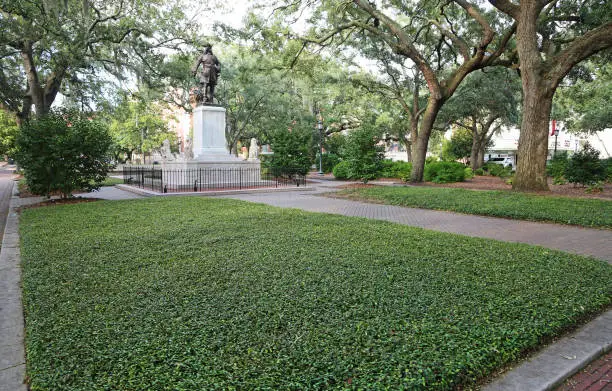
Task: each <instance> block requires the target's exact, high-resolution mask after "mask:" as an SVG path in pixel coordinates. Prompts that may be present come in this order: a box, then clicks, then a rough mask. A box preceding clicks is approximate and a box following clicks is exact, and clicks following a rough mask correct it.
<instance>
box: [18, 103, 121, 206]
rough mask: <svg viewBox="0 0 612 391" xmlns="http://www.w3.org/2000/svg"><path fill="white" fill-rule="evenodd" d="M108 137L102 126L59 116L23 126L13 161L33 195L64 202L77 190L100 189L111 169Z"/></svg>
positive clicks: (70, 115) (77, 116)
mask: <svg viewBox="0 0 612 391" xmlns="http://www.w3.org/2000/svg"><path fill="white" fill-rule="evenodd" d="M111 144H112V139H111V136H110V135H109V132H108V128H107V126H106V125H105V124H103V123H102V122H100V121H97V120H91V119H88V118H86V117H85V116H84V115H83V114H80V113H67V114H58V113H52V114H49V115H47V116H44V117H41V118H38V119H32V120H30V121H27V122H26V123H24V125H23V126H22V127H21V132H20V133H19V134H18V136H17V139H16V145H17V152H16V154H15V158H16V160H17V162H18V164H19V165H20V166H21V168H22V169H23V173H24V176H25V179H26V183H27V185H28V188H29V189H30V191H31V192H32V193H33V194H39V195H46V196H49V195H50V194H51V193H53V192H58V191H59V192H60V193H61V194H62V197H63V198H67V197H69V196H71V195H72V192H73V191H74V190H77V189H83V190H87V191H91V190H95V189H98V188H99V187H100V185H101V184H102V182H104V180H105V179H106V174H107V173H108V171H109V170H110V169H111V168H112V164H111V162H110V160H111V159H110V153H109V151H110V147H111Z"/></svg>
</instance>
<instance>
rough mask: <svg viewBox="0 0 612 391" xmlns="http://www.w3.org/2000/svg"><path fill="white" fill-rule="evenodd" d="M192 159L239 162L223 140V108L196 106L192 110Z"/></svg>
mask: <svg viewBox="0 0 612 391" xmlns="http://www.w3.org/2000/svg"><path fill="white" fill-rule="evenodd" d="M193 160H197V161H206V162H214V161H223V162H239V161H241V159H240V158H238V157H236V156H234V155H231V154H230V153H229V151H228V150H227V145H226V142H225V108H223V107H220V106H198V107H196V108H195V109H194V110H193Z"/></svg>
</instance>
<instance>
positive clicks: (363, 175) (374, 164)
mask: <svg viewBox="0 0 612 391" xmlns="http://www.w3.org/2000/svg"><path fill="white" fill-rule="evenodd" d="M378 142H379V137H378V135H377V134H376V131H375V130H374V129H371V128H368V127H361V128H359V129H355V130H353V131H352V132H351V133H350V134H349V135H348V136H347V138H346V143H345V145H344V146H343V147H342V155H343V158H344V161H345V162H347V167H348V177H349V178H350V179H360V180H362V181H363V182H364V183H366V182H368V181H369V180H370V179H375V178H377V177H378V176H379V175H380V172H381V170H382V160H383V156H384V153H383V147H382V146H379V145H378Z"/></svg>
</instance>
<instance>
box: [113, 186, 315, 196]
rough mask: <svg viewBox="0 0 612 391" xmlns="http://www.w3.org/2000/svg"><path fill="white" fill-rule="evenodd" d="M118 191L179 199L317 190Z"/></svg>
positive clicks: (124, 188)
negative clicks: (180, 197)
mask: <svg viewBox="0 0 612 391" xmlns="http://www.w3.org/2000/svg"><path fill="white" fill-rule="evenodd" d="M115 187H117V188H118V189H121V190H125V191H129V192H131V193H134V194H138V195H141V196H145V197H177V196H203V197H206V196H220V195H234V194H259V193H286V192H290V191H313V190H314V189H315V188H314V187H312V186H310V187H306V186H303V187H298V186H296V187H283V188H274V189H269V188H260V189H245V190H219V191H214V190H211V191H195V192H194V191H186V192H179V193H159V192H156V191H151V190H146V189H141V188H137V187H134V186H130V185H123V184H119V185H115Z"/></svg>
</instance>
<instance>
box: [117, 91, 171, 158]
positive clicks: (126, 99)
mask: <svg viewBox="0 0 612 391" xmlns="http://www.w3.org/2000/svg"><path fill="white" fill-rule="evenodd" d="M110 118H111V119H110V134H111V135H112V138H113V140H114V143H115V145H116V147H117V150H116V156H115V157H116V158H117V159H118V158H119V155H120V154H122V153H123V154H125V156H126V158H127V159H128V160H132V157H133V153H134V152H135V151H138V152H140V153H142V154H143V155H144V154H146V153H151V152H152V151H153V150H156V149H158V148H159V147H161V145H162V143H163V141H164V140H165V139H168V140H169V141H170V145H171V146H176V145H177V135H176V133H174V132H171V131H169V130H168V124H167V123H166V121H165V120H164V119H163V117H162V106H161V105H160V104H156V103H153V102H151V101H150V100H148V99H146V97H145V96H144V95H140V96H133V97H130V96H128V95H127V94H124V95H123V97H122V99H121V101H120V103H119V105H118V106H117V107H116V108H115V110H114V112H113V113H112V114H110Z"/></svg>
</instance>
